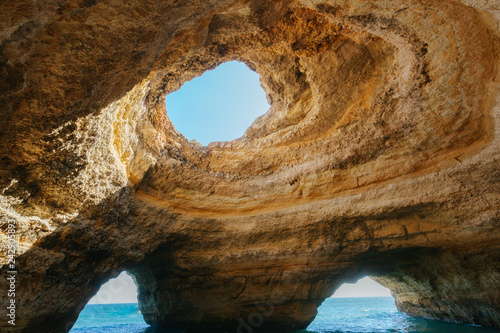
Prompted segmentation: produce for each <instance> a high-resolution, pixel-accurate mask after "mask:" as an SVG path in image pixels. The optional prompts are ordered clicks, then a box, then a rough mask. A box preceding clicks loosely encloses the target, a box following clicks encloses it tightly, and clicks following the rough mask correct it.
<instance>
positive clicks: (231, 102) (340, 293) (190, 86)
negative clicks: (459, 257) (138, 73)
mask: <svg viewBox="0 0 500 333" xmlns="http://www.w3.org/2000/svg"><path fill="white" fill-rule="evenodd" d="M166 106H167V114H168V116H169V118H170V120H171V121H172V123H173V124H174V126H175V127H176V128H177V130H178V131H179V132H181V133H182V134H183V135H184V136H185V137H186V138H188V139H190V140H192V139H195V140H196V141H198V142H200V143H202V144H203V145H208V144H209V143H210V142H213V141H228V140H233V139H236V138H238V137H240V136H242V135H243V133H244V132H245V130H246V129H247V128H248V127H249V126H250V125H251V124H252V122H253V121H254V120H255V118H257V117H258V116H260V115H262V114H264V113H266V112H267V110H268V109H269V105H268V104H267V100H266V95H265V93H264V90H263V89H262V87H261V86H260V82H259V76H258V74H257V73H255V72H253V71H252V70H250V69H249V68H248V67H247V66H246V65H245V64H243V63H240V62H237V61H231V62H226V63H224V64H222V65H220V66H219V67H217V68H216V69H214V70H211V71H208V72H205V73H204V74H203V75H202V76H199V77H197V78H194V79H193V80H191V81H189V82H187V83H185V84H184V85H183V86H182V87H181V88H180V89H179V90H178V91H176V92H173V93H171V94H169V95H168V96H167V98H166ZM377 296H391V295H390V292H389V289H387V288H384V287H382V286H381V285H379V284H378V283H376V282H375V281H373V280H371V279H370V278H368V277H366V278H363V279H360V280H359V281H358V282H357V283H356V284H343V285H342V286H341V287H340V288H339V289H338V290H337V291H336V292H335V294H334V295H333V296H332V297H377ZM136 302H137V288H136V286H135V283H134V281H133V280H132V278H131V277H130V276H129V275H128V274H126V273H125V272H123V273H121V274H120V275H119V276H118V277H117V278H116V279H112V280H110V281H109V282H108V283H106V284H104V285H103V286H102V287H101V289H100V290H99V292H98V293H97V295H96V296H94V297H93V298H92V299H91V300H90V301H89V304H108V303H136Z"/></svg>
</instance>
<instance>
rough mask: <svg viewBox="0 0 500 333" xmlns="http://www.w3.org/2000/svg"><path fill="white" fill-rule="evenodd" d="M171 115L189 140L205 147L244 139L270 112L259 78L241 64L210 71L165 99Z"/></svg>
mask: <svg viewBox="0 0 500 333" xmlns="http://www.w3.org/2000/svg"><path fill="white" fill-rule="evenodd" d="M165 106H166V109H167V115H168V117H169V118H170V120H171V122H172V123H173V125H174V126H175V128H176V129H177V130H178V131H179V132H180V133H182V134H183V135H184V136H185V137H186V138H187V139H189V140H193V139H194V140H196V141H198V142H199V143H201V144H203V145H205V146H206V145H208V144H209V143H210V142H215V141H231V140H234V139H237V138H239V137H241V136H243V134H244V132H245V131H246V129H247V128H248V127H250V125H251V124H252V123H253V122H254V120H255V119H256V118H257V117H259V116H261V115H263V114H264V113H266V112H267V111H268V110H269V104H268V101H267V98H266V93H265V92H264V90H263V88H262V86H261V84H260V80H259V75H258V74H257V73H256V72H254V71H252V70H251V69H250V68H249V67H248V66H247V65H246V64H244V63H242V62H239V61H229V62H225V63H222V64H221V65H219V66H218V67H216V68H215V69H213V70H209V71H206V72H205V73H203V74H202V75H201V76H198V77H196V78H194V79H192V80H191V81H188V82H186V83H184V84H183V85H182V87H181V88H180V89H178V90H177V91H174V92H172V93H170V94H168V95H167V96H166V98H165Z"/></svg>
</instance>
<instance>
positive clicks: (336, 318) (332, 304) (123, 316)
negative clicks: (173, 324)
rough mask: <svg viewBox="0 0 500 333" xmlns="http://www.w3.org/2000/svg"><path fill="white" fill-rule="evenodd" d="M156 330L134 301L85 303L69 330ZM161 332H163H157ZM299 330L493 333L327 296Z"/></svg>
mask: <svg viewBox="0 0 500 333" xmlns="http://www.w3.org/2000/svg"><path fill="white" fill-rule="evenodd" d="M84 332H85V333H157V332H158V333H159V331H156V330H154V329H153V328H150V327H148V325H147V324H146V323H145V322H144V320H143V319H142V315H141V313H140V312H139V309H138V308H137V304H105V305H87V306H86V307H85V309H84V310H83V311H82V312H81V313H80V317H79V318H78V321H77V322H76V324H75V326H74V327H73V329H72V330H71V332H70V333H84ZM161 332H162V333H163V332H164V331H161ZM300 332H301V333H382V332H384V333H385V332H405V333H421V332H425V333H443V332H445V333H446V332H450V333H493V332H497V333H498V331H496V330H492V329H488V328H484V327H478V326H473V325H465V324H452V323H443V322H439V321H435V320H428V319H422V318H412V317H409V316H406V315H405V314H402V313H400V312H398V311H397V310H396V307H395V306H394V299H393V298H391V297H356V298H328V299H326V300H325V302H324V303H323V305H321V307H319V309H318V315H317V317H316V319H315V320H314V322H313V323H312V324H311V325H309V327H308V328H307V330H305V331H300Z"/></svg>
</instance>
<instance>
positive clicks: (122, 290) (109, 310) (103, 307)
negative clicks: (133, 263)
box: [70, 271, 149, 333]
mask: <svg viewBox="0 0 500 333" xmlns="http://www.w3.org/2000/svg"><path fill="white" fill-rule="evenodd" d="M137 294H138V290H137V285H136V283H135V282H134V280H133V279H132V277H131V276H130V275H129V274H128V273H127V272H125V271H123V272H121V273H120V274H119V275H118V276H117V277H115V278H112V279H110V280H108V281H107V282H106V283H104V284H103V285H102V286H101V287H100V289H99V291H98V292H97V294H96V295H94V296H93V297H92V298H91V299H90V300H89V301H88V303H87V305H86V306H85V308H84V309H83V310H82V311H81V312H80V314H79V316H78V320H77V321H76V322H75V324H74V325H73V328H72V329H71V331H70V332H71V333H80V332H101V330H102V329H103V327H106V326H114V327H116V326H117V325H122V326H123V327H122V328H121V330H122V331H123V332H125V331H137V330H141V329H144V328H147V327H149V325H147V324H146V322H145V321H144V318H143V316H142V314H141V313H140V311H139V308H138V302H137Z"/></svg>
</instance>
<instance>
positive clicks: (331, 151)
mask: <svg viewBox="0 0 500 333" xmlns="http://www.w3.org/2000/svg"><path fill="white" fill-rule="evenodd" d="M16 6H17V5H16ZM130 6H131V8H133V10H131V11H130V10H128V9H127V10H126V9H125V8H122V7H121V5H116V6H111V5H106V4H104V3H97V4H94V6H90V7H85V6H83V7H79V6H78V5H75V6H73V7H72V6H69V5H68V6H65V7H64V6H63V7H61V8H59V9H57V11H56V10H55V8H52V7H50V6H48V7H46V8H45V9H44V11H42V13H43V14H39V16H37V17H36V16H33V15H34V13H33V12H28V13H27V14H25V16H30V15H32V17H31V18H30V19H20V18H19V17H14V19H13V20H14V21H13V22H21V23H19V24H18V23H13V26H15V24H18V29H17V32H16V33H10V35H9V33H8V31H7V30H6V31H7V32H6V35H5V36H7V37H6V38H10V39H8V42H5V43H4V44H3V45H4V48H3V51H2V52H3V53H2V54H3V57H4V58H5V59H7V64H8V66H7V67H8V71H7V73H8V74H7V75H10V76H15V77H16V78H18V79H19V80H21V79H20V78H21V77H24V79H23V80H25V83H24V85H21V84H15V85H13V86H12V85H11V86H9V87H8V89H7V90H6V94H4V95H3V96H7V97H6V98H7V104H6V105H7V109H8V110H7V112H10V113H11V114H13V115H14V116H10V118H9V119H10V121H11V122H10V124H12V125H13V128H17V129H18V133H16V131H15V130H14V129H9V130H7V127H4V133H6V134H5V135H3V139H2V140H3V142H5V143H6V144H5V147H7V149H6V150H5V152H4V156H3V159H4V161H7V160H8V161H10V162H9V163H3V164H2V165H3V167H2V169H3V173H2V174H3V175H4V176H2V182H3V183H6V185H8V184H7V183H9V184H10V182H11V179H12V178H14V177H17V178H20V179H19V185H15V186H13V187H9V188H8V190H7V192H6V193H7V194H8V195H7V198H9V195H11V196H10V197H11V198H14V199H12V200H11V199H8V200H5V201H3V202H2V205H3V206H4V208H5V210H6V211H7V213H8V214H11V215H10V216H12V214H13V216H15V217H16V218H21V219H23V222H22V223H20V228H21V230H20V232H21V233H22V235H23V237H22V244H23V247H24V248H23V251H26V252H25V253H24V257H21V258H20V260H21V261H22V262H25V263H30V262H32V261H33V260H41V261H40V262H43V263H44V266H43V265H42V266H41V267H35V266H34V265H28V264H27V265H26V266H27V271H29V272H31V273H30V274H31V278H30V279H28V278H27V279H26V280H25V281H26V284H27V285H30V286H33V288H34V289H33V290H37V288H38V290H39V291H38V292H34V293H33V294H30V293H26V294H24V295H23V296H22V297H23V299H24V300H26V301H30V300H33V299H34V298H36V299H38V300H39V301H38V302H40V304H44V306H45V308H46V310H45V311H46V313H45V312H43V311H42V312H40V314H39V315H38V316H35V315H34V310H33V309H35V307H37V306H38V305H36V304H37V303H36V302H35V305H33V306H32V307H33V309H31V310H30V308H26V310H25V311H26V318H29V319H28V320H27V323H26V325H25V327H31V326H33V325H38V323H43V324H42V327H50V325H51V324H50V323H49V322H50V318H51V316H52V315H51V312H52V313H53V312H54V311H59V312H60V313H61V318H60V319H58V320H60V321H64V320H66V321H68V320H71V318H72V316H73V317H74V315H75V313H78V309H79V308H81V307H82V306H83V304H84V302H85V300H86V299H88V298H90V296H91V294H92V293H93V292H95V290H96V286H97V285H98V283H99V281H102V280H103V279H105V278H106V277H109V276H111V275H112V274H115V273H116V272H117V271H119V270H121V269H128V268H130V269H131V271H133V272H135V275H136V279H137V281H138V282H139V284H140V285H142V286H143V289H144V293H143V295H152V296H151V297H149V298H148V297H146V296H144V297H143V298H142V300H141V304H142V305H141V306H142V308H143V310H145V309H146V308H148V309H151V312H150V315H149V317H148V318H147V320H148V321H149V322H151V323H156V324H161V325H166V326H180V327H194V326H196V325H199V324H200V323H206V324H207V325H213V326H214V327H222V326H223V325H222V323H226V324H227V325H228V326H227V327H229V326H231V327H232V326H234V325H235V323H237V321H236V318H238V316H243V317H244V316H245V315H246V314H248V313H252V312H253V311H255V308H254V304H261V303H265V302H266V301H268V300H270V299H274V300H275V302H274V305H275V306H276V312H275V313H274V314H273V315H272V316H270V318H266V320H267V323H268V324H267V325H268V327H277V326H280V325H281V326H280V327H281V328H285V327H287V328H288V329H292V328H294V327H299V326H304V325H305V323H307V322H309V321H310V320H312V318H313V317H314V314H315V308H316V305H317V304H318V303H319V302H321V299H322V298H324V297H327V296H328V294H329V293H331V292H332V291H333V289H334V288H335V286H338V285H339V283H340V282H341V281H342V280H343V279H345V278H347V277H349V276H352V275H353V274H359V273H360V272H363V271H365V273H370V274H374V275H376V276H378V279H379V280H380V281H382V282H384V283H385V284H386V285H388V286H390V287H391V289H392V290H393V291H394V292H395V296H396V299H397V302H398V306H399V307H400V309H402V310H403V311H406V312H408V313H411V314H415V315H422V316H427V317H434V318H439V319H448V320H459V321H465V322H476V323H481V324H487V325H490V326H495V325H496V326H498V295H497V296H495V295H493V294H489V295H486V296H485V297H484V298H485V299H488V300H487V301H484V299H482V300H481V301H480V302H473V301H471V299H472V298H474V297H476V296H472V294H474V292H477V290H481V291H482V292H483V291H484V290H488V289H495V283H494V281H496V279H495V276H498V270H497V269H495V263H496V262H498V255H495V253H496V252H495V251H496V250H495V249H496V247H497V245H495V244H497V243H498V242H497V240H498V228H496V227H495V226H496V225H497V224H498V210H497V209H495V203H498V172H497V171H495V170H497V169H498V162H496V161H497V160H498V159H496V156H498V145H497V143H498V139H497V134H496V128H497V127H496V123H495V122H496V121H497V119H498V115H497V114H498V106H495V98H496V96H497V95H498V93H497V91H498V83H496V81H497V75H498V74H497V72H498V23H497V26H495V24H494V22H495V19H492V17H491V13H493V14H494V13H495V10H498V8H497V9H495V8H493V7H492V8H493V9H490V12H482V11H480V10H478V9H472V8H470V7H466V6H463V5H462V4H461V3H459V2H455V1H440V2H436V1H426V2H422V1H420V2H419V1H401V2H397V3H394V2H386V1H372V2H366V3H358V2H355V1H349V2H338V1H327V2H324V1H322V2H314V1H313V2H302V1H282V2H281V1H280V2H265V1H252V2H236V1H234V2H233V1H225V2H216V1H209V2H205V3H203V4H202V3H198V2H192V3H190V4H189V5H187V4H184V5H180V4H175V3H170V2H167V3H165V4H164V5H163V6H165V7H163V8H156V9H154V10H153V7H151V6H150V4H149V3H143V4H131V5H130ZM16 8H17V7H15V8H14V7H13V9H11V10H12V11H15V10H16ZM85 8H87V9H85ZM129 9H130V8H129ZM482 9H485V8H482ZM113 13H114V14H113ZM116 13H120V15H115V14H116ZM151 13H155V14H154V15H153V17H154V19H152V21H151V22H150V23H151V24H146V23H144V21H141V20H140V18H141V17H143V15H150V14H151ZM58 15H59V16H58ZM16 20H17V21H16ZM82 22H83V23H82ZM103 23H105V24H103ZM108 23H109V24H110V26H109V27H108V28H106V27H105V26H106V24H108ZM82 24H83V26H84V29H81V30H78V29H76V27H81V26H82ZM141 25H142V27H143V28H145V29H140V27H141ZM116 27H119V28H116ZM125 27H126V28H125ZM471 27H473V28H472V29H471ZM97 31H100V32H101V33H102V34H101V36H100V38H102V40H99V39H97V37H96V36H97V35H96V32H97ZM33 36H36V37H37V38H38V40H40V41H41V42H40V43H39V44H36V43H34V42H33ZM123 36H128V38H129V39H128V42H132V45H133V46H132V47H129V48H127V47H123V48H122V49H121V50H119V51H117V52H115V53H114V54H113V57H112V56H109V55H107V54H106V52H107V51H112V50H113V49H114V45H113V43H111V42H109V41H111V40H118V42H117V44H120V43H123V45H126V43H125V40H126V37H123ZM131 37H133V38H131ZM116 38H118V39H116ZM93 40H99V42H100V44H93V42H92V41H93ZM68 41H70V42H69V43H68ZM78 41H79V43H78ZM106 41H108V42H109V43H108V44H106ZM54 42H56V44H53V43H54ZM51 43H52V44H51ZM44 44H47V45H52V46H53V47H54V49H53V50H50V49H48V48H47V47H45V46H44ZM86 44H88V45H93V47H94V48H95V49H94V50H92V51H91V52H89V51H88V50H86V49H85V45H86ZM16 47H17V51H15V50H16ZM30 48H31V49H30ZM26 50H29V51H26ZM25 51H26V56H25V58H24V61H25V63H24V64H17V63H16V64H14V62H13V61H12V60H9V59H10V58H9V57H11V56H13V55H14V56H15V54H16V52H21V53H22V52H25ZM37 52H38V53H39V54H40V57H41V58H43V57H46V56H47V55H50V54H58V56H55V58H57V59H58V60H57V61H55V62H54V63H53V64H51V65H50V66H49V64H48V63H47V62H45V61H40V62H36V63H35V62H34V61H35V60H36V59H37ZM51 52H52V53H51ZM62 55H66V56H67V57H68V59H80V61H81V62H82V63H83V64H87V65H86V66H87V67H85V68H84V69H82V68H81V67H78V65H77V62H75V64H74V65H70V64H69V63H68V62H67V61H66V60H64V59H61V57H62ZM89 55H91V56H89ZM75 56H76V58H75ZM229 60H239V61H243V62H245V63H246V64H247V65H249V67H251V68H253V69H255V70H256V71H257V72H258V73H259V74H260V76H261V81H262V85H263V87H264V89H265V90H266V92H267V94H268V99H269V101H270V102H271V109H270V111H269V112H268V113H267V114H266V115H264V116H263V117H261V118H260V119H258V120H257V121H256V122H255V123H254V124H253V125H252V126H251V127H250V128H249V129H248V131H247V132H246V134H245V136H244V137H243V138H241V139H239V140H235V141H232V142H224V143H214V144H212V145H210V146H209V147H206V148H202V147H200V146H198V145H196V144H193V143H192V142H189V141H187V140H185V139H184V138H183V137H182V136H181V135H180V134H179V133H178V132H176V130H175V129H174V128H173V126H172V124H171V123H170V121H169V119H168V110H165V104H164V101H163V98H164V96H165V95H166V94H167V93H168V92H170V91H173V90H175V89H178V88H179V87H180V85H181V84H182V83H183V82H185V81H186V80H189V79H191V78H193V77H195V76H197V75H200V74H201V73H202V72H203V71H204V70H207V69H209V68H213V67H215V66H216V65H217V64H219V63H221V62H224V61H229ZM35 64H36V65H35ZM23 71H24V72H23ZM23 73H24V74H23ZM42 73H44V74H43V75H47V73H48V75H47V77H45V76H43V75H42ZM18 74H23V75H24V76H23V75H18ZM10 76H9V81H8V82H17V81H19V80H17V81H16V80H14V81H12V80H11V78H10ZM37 80H38V81H37ZM66 80H68V81H66ZM37 82H41V83H42V84H36V83H37ZM65 82H68V83H67V86H65V84H66V83H65ZM68 88H69V89H68ZM58 98H59V99H58ZM28 110H30V111H31V113H30V112H28ZM65 112H66V113H67V114H66V115H65V116H64V117H66V118H68V119H69V120H64V118H59V117H60V115H62V114H64V113H65ZM42 114H45V115H46V116H45V118H44V117H43V116H40V115H42ZM18 119H19V120H21V121H19V122H16V120H18ZM26 131H29V132H30V133H29V135H28V134H27V132H26ZM9 135H10V136H11V138H10V139H7V138H8V136H9ZM15 152H21V153H20V154H15ZM44 153H46V155H45V156H43V155H44ZM41 156H42V157H41ZM20 176H24V177H20ZM25 192H28V195H25V194H23V193H25ZM4 194H5V192H4ZM9 200H10V201H9ZM16 200H17V201H16ZM93 238H94V239H93ZM118 239H121V241H117V240H118ZM242 244H243V245H244V246H243V245H242ZM96 255H98V256H99V257H100V258H101V257H102V258H101V259H99V260H98V261H96V260H95V258H94V259H93V258H92V256H96ZM37 258H38V259H37ZM469 258H475V259H474V260H471V259H469ZM488 262H489V263H488ZM158 263H162V265H164V268H161V269H153V268H154V267H155V265H157V264H158ZM452 267H460V269H454V268H452ZM49 268H50V269H55V270H56V271H57V272H65V271H66V272H72V271H73V272H80V274H81V275H82V276H81V277H78V278H77V277H68V278H67V279H65V278H63V277H54V276H53V274H51V273H50V271H49ZM474 271H481V272H482V277H478V276H476V275H475V274H474ZM80 278H81V279H83V280H81V281H80ZM179 279H183V281H182V282H179ZM56 281H59V283H56ZM457 281H458V282H457ZM460 281H462V282H464V283H460V286H459V285H457V283H459V282H460ZM58 285H59V287H57V286H58ZM36 286H38V287H36ZM40 286H45V287H46V288H47V291H46V292H45V294H44V293H43V292H41V291H40V288H42V287H40ZM61 286H65V287H61ZM155 286H161V287H162V288H161V290H159V289H158V288H157V287H155ZM45 287H44V288H45ZM194 287H195V289H194V290H196V291H197V292H196V293H193V292H192V290H193V288H194ZM54 288H55V289H54ZM453 288H456V289H457V291H456V292H454V293H452V292H451V291H450V290H451V289H453ZM68 291H72V292H74V293H75V292H78V293H81V297H80V298H78V297H76V298H73V299H69V300H67V301H65V302H64V304H57V302H56V301H54V300H51V296H50V293H51V292H52V293H57V292H61V293H64V292H66V293H67V292H68ZM272 291H278V294H279V295H278V296H279V298H272V297H270V295H271V293H272ZM37 293H38V294H37ZM458 294H460V297H458V298H457V295H458ZM200 295H203V299H204V300H205V301H203V302H201V301H200ZM464 295H465V296H464ZM468 295H469V296H470V297H469V296H468ZM275 296H276V295H275ZM462 298H463V299H465V300H463V299H462ZM207 299H211V300H212V301H207ZM277 299H278V301H277ZM438 299H440V301H438ZM166 300H169V302H171V303H172V302H173V303H172V304H177V310H176V311H172V307H166V306H165V304H164V302H165V301H166ZM259 302H260V303H259ZM47 304H50V306H47ZM229 308H230V309H232V310H231V311H228V309H229ZM193 309H197V310H196V311H194V312H196V318H195V319H196V320H194V319H192V318H191V319H190V318H187V317H186V318H184V317H182V312H183V311H184V312H186V313H187V312H189V311H191V312H190V313H194V312H193V311H192V310H193ZM443 309H445V310H443ZM179 311H180V312H181V313H178V312H179ZM144 313H148V311H144ZM478 313H479V314H478ZM68 318H69V319H68ZM173 318H176V319H173ZM286 318H288V319H286ZM287 320H288V322H287ZM30 325H31V326H30ZM44 325H45V326H44ZM193 325H194V326H193ZM263 327H264V328H265V325H264V326H263Z"/></svg>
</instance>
